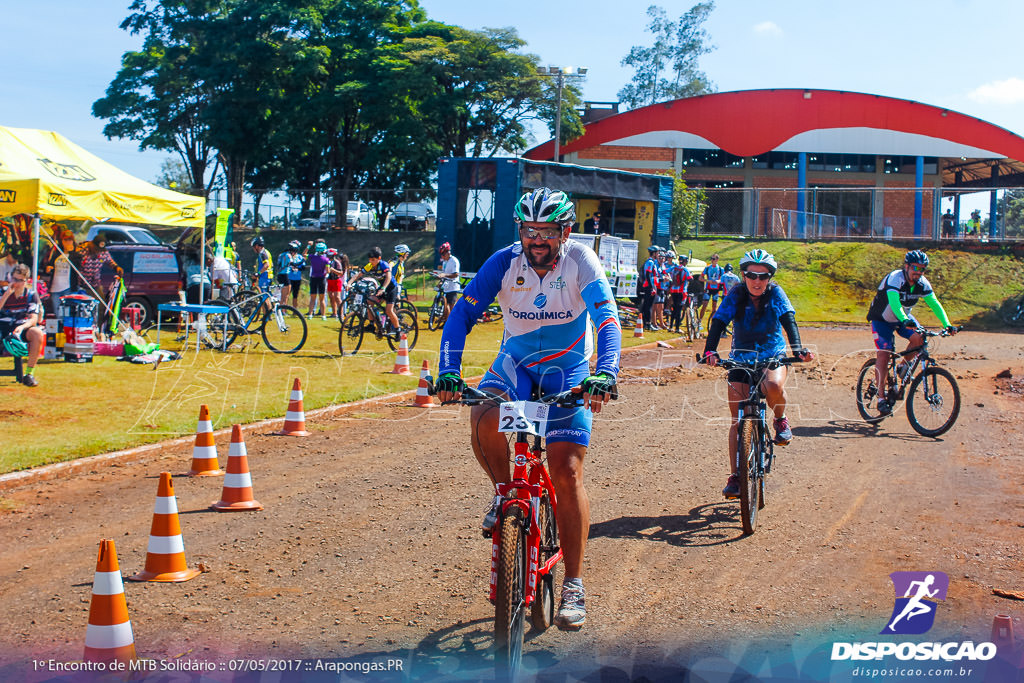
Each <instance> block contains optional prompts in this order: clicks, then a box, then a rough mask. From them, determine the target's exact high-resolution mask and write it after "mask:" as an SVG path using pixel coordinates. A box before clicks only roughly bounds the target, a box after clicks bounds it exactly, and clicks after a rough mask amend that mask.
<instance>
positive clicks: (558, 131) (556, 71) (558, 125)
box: [537, 66, 587, 161]
mask: <svg viewBox="0 0 1024 683" xmlns="http://www.w3.org/2000/svg"><path fill="white" fill-rule="evenodd" d="M537 73H538V74H540V75H541V76H554V77H555V79H556V81H557V83H558V114H557V115H556V116H555V159H554V160H555V161H558V158H559V147H561V144H562V86H563V85H564V84H565V77H566V76H585V75H586V74H587V67H585V66H578V67H577V66H548V67H544V66H538V67H537Z"/></svg>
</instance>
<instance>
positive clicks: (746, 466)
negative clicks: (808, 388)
mask: <svg viewBox="0 0 1024 683" xmlns="http://www.w3.org/2000/svg"><path fill="white" fill-rule="evenodd" d="M760 449H761V443H760V437H759V435H758V433H757V422H756V421H755V420H754V418H752V417H745V418H743V419H742V420H740V424H739V429H738V433H737V444H736V450H737V456H738V462H737V467H736V475H737V476H738V477H739V480H740V523H741V524H742V525H743V533H744V535H750V534H752V533H754V529H755V528H756V527H757V511H758V510H759V509H760V508H759V505H758V501H759V499H760V494H761V475H760V472H759V471H758V467H757V460H758V457H759V455H760V454H759V452H758V451H759V450H760Z"/></svg>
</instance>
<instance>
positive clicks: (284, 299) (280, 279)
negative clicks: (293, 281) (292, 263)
mask: <svg viewBox="0 0 1024 683" xmlns="http://www.w3.org/2000/svg"><path fill="white" fill-rule="evenodd" d="M277 284H279V285H281V301H280V303H281V305H282V306H283V305H284V304H286V303H288V292H289V291H290V290H291V287H290V286H289V285H290V281H289V280H288V274H287V273H278V274H277ZM261 289H262V285H261Z"/></svg>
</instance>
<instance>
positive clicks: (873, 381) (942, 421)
mask: <svg viewBox="0 0 1024 683" xmlns="http://www.w3.org/2000/svg"><path fill="white" fill-rule="evenodd" d="M957 329H960V328H957ZM917 333H918V334H920V335H921V336H922V337H924V342H923V343H922V345H921V346H917V347H914V348H912V349H907V350H906V351H903V352H899V353H890V354H889V366H888V369H887V372H888V377H887V379H886V383H885V399H886V401H887V402H888V404H889V410H888V411H886V412H884V413H883V412H879V410H878V406H877V402H878V398H879V397H878V381H877V375H876V371H875V361H874V360H867V361H865V362H864V365H862V366H861V369H860V374H858V375H857V411H858V412H859V413H860V416H861V417H863V418H864V419H865V420H866V421H867V422H870V423H872V424H876V423H878V422H881V421H882V420H884V419H885V418H887V417H889V416H890V415H892V414H893V412H895V408H896V405H897V404H898V403H899V402H900V401H902V400H903V399H904V397H905V398H906V401H907V419H908V420H909V421H910V426H911V427H913V428H914V431H916V432H917V433H918V434H921V435H923V436H940V435H942V434H945V433H946V432H947V431H949V429H950V428H951V427H952V426H953V423H955V422H956V418H957V416H959V415H960V387H959V386H958V385H957V383H956V378H954V377H953V374H952V373H951V372H950V371H949V370H947V369H945V368H940V367H939V365H938V363H937V362H936V361H935V359H934V358H932V357H931V354H929V353H928V339H929V338H931V337H948V336H949V332H947V331H946V330H942V331H941V332H931V331H929V330H926V329H924V328H923V327H919V328H917ZM914 353H916V354H917V356H915V357H914V359H913V360H912V361H910V362H909V363H907V362H904V361H903V359H904V358H905V357H906V356H908V355H910V354H914ZM908 387H909V388H908Z"/></svg>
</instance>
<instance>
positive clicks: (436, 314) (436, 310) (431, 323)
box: [427, 294, 444, 332]
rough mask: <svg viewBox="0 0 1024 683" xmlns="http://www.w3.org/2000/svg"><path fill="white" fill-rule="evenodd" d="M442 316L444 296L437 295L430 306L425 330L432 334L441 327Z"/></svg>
mask: <svg viewBox="0 0 1024 683" xmlns="http://www.w3.org/2000/svg"><path fill="white" fill-rule="evenodd" d="M442 315H444V295H443V294H438V295H437V296H435V297H434V303H432V304H430V315H429V317H428V318H427V329H428V330H430V331H431V332H433V331H434V330H436V329H437V328H439V327H440V326H441V316H442Z"/></svg>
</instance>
